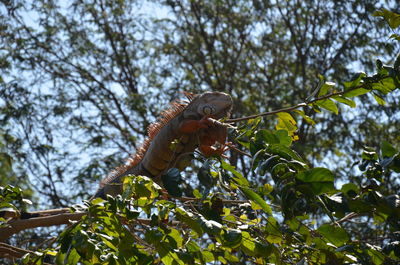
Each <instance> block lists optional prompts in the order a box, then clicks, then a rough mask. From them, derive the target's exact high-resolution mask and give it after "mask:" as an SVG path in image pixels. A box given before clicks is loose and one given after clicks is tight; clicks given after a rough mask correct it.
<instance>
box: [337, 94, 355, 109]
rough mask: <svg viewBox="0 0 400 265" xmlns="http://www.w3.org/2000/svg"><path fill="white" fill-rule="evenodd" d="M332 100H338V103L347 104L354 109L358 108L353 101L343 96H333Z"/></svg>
mask: <svg viewBox="0 0 400 265" xmlns="http://www.w3.org/2000/svg"><path fill="white" fill-rule="evenodd" d="M332 98H333V99H334V100H336V101H337V102H340V103H343V104H346V105H347V106H350V107H352V108H355V107H356V103H355V102H354V101H353V100H351V99H348V98H345V97H342V96H333V97H332Z"/></svg>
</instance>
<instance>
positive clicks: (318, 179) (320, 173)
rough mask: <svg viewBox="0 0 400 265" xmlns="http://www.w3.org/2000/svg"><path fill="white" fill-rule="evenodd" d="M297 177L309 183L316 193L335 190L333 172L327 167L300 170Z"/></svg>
mask: <svg viewBox="0 0 400 265" xmlns="http://www.w3.org/2000/svg"><path fill="white" fill-rule="evenodd" d="M296 178H297V179H299V180H301V181H303V182H306V183H309V186H310V187H311V190H312V191H313V193H314V195H319V194H322V193H327V192H330V191H334V190H335V187H334V185H333V181H334V176H333V173H332V172H331V171H330V170H329V169H327V168H312V169H310V170H307V171H303V172H300V173H299V174H297V175H296Z"/></svg>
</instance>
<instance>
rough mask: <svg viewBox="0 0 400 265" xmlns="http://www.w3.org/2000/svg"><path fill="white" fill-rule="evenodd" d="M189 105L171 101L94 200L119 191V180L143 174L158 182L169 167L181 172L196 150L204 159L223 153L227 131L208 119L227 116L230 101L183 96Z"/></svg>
mask: <svg viewBox="0 0 400 265" xmlns="http://www.w3.org/2000/svg"><path fill="white" fill-rule="evenodd" d="M186 96H187V97H188V99H189V102H184V103H182V102H174V103H172V104H171V107H170V108H169V109H167V110H166V111H164V112H163V113H162V117H161V118H160V119H159V120H158V122H156V123H155V124H152V125H151V126H149V128H148V137H147V138H146V140H145V142H144V143H143V145H142V147H141V148H139V149H138V151H137V153H136V154H135V155H134V156H132V157H131V158H129V159H128V160H127V163H126V164H125V165H122V166H120V167H118V168H116V169H115V170H114V171H112V172H111V173H110V174H109V175H108V176H107V177H106V178H105V179H104V180H103V181H102V183H101V185H100V188H99V189H98V191H97V192H96V194H95V195H94V197H101V198H105V197H106V195H107V194H110V195H113V196H114V195H116V194H119V193H121V192H122V189H121V182H122V178H123V177H124V176H127V175H144V176H148V177H151V178H153V179H154V180H155V181H156V182H161V180H160V177H161V175H162V174H164V173H165V172H166V171H167V170H168V169H170V168H174V167H175V168H178V169H180V170H183V169H184V168H185V167H186V166H188V164H189V162H190V155H191V154H193V152H194V151H195V149H196V148H198V149H199V150H200V152H202V153H203V154H204V155H205V156H207V157H208V156H212V155H221V154H222V153H223V152H224V151H225V150H226V148H225V141H226V137H227V129H226V127H225V126H222V125H220V124H215V123H214V122H212V121H211V120H210V118H213V119H221V118H225V117H229V112H230V110H231V108H232V99H231V97H230V96H229V95H228V94H225V93H222V92H205V93H203V94H200V95H192V94H186Z"/></svg>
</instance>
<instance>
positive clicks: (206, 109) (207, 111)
mask: <svg viewBox="0 0 400 265" xmlns="http://www.w3.org/2000/svg"><path fill="white" fill-rule="evenodd" d="M213 112H214V108H213V107H211V106H204V107H203V113H204V114H205V115H210V114H213Z"/></svg>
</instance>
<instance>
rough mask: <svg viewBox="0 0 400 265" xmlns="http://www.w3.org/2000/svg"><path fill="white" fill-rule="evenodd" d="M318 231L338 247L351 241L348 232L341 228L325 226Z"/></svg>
mask: <svg viewBox="0 0 400 265" xmlns="http://www.w3.org/2000/svg"><path fill="white" fill-rule="evenodd" d="M317 230H318V232H319V233H320V234H321V235H322V236H323V237H324V238H325V239H327V240H328V241H329V242H330V243H332V244H333V245H335V246H337V247H340V246H342V245H344V244H345V243H346V242H347V241H349V239H350V237H349V235H348V234H347V232H346V230H344V229H343V228H341V227H337V226H333V225H330V224H323V225H321V226H320V227H319V228H318V229H317Z"/></svg>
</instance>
